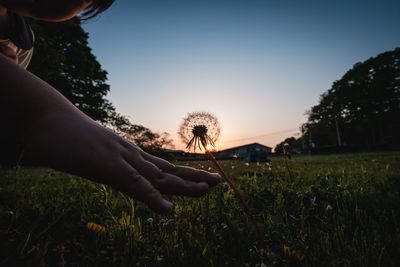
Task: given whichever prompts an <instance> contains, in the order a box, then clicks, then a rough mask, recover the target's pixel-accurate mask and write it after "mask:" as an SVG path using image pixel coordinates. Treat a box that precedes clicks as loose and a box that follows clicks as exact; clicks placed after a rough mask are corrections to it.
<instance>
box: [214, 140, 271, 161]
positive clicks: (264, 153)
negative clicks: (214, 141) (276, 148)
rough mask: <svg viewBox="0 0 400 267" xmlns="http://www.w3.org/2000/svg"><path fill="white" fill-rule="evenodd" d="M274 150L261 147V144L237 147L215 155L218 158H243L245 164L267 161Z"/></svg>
mask: <svg viewBox="0 0 400 267" xmlns="http://www.w3.org/2000/svg"><path fill="white" fill-rule="evenodd" d="M271 151H272V148H270V147H268V146H264V145H261V144H259V143H252V144H247V145H242V146H237V147H232V148H228V149H225V150H221V151H218V152H216V153H215V156H216V157H217V158H243V159H244V161H245V162H248V163H250V162H262V161H267V159H268V154H270V153H271Z"/></svg>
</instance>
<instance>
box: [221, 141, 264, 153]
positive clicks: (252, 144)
mask: <svg viewBox="0 0 400 267" xmlns="http://www.w3.org/2000/svg"><path fill="white" fill-rule="evenodd" d="M255 145H257V146H262V147H265V148H268V149H272V148H271V147H269V146H264V145H262V144H260V143H251V144H246V145H241V146H235V147H231V148H227V149H224V150H219V151H218V152H226V151H230V150H235V149H239V148H243V147H249V146H255ZM218 152H217V153H218Z"/></svg>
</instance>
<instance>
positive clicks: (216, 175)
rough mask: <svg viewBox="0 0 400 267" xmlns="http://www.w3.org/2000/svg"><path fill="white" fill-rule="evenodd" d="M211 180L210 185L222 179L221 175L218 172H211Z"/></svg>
mask: <svg viewBox="0 0 400 267" xmlns="http://www.w3.org/2000/svg"><path fill="white" fill-rule="evenodd" d="M211 177H212V180H211V181H210V182H211V183H210V186H215V185H217V184H219V183H220V182H221V180H222V177H221V175H220V174H219V173H212V174H211Z"/></svg>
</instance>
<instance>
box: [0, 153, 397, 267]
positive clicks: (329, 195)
mask: <svg viewBox="0 0 400 267" xmlns="http://www.w3.org/2000/svg"><path fill="white" fill-rule="evenodd" d="M183 164H190V165H192V166H195V167H199V168H204V169H206V170H208V169H210V166H211V164H210V163H209V162H190V163H183ZM221 164H222V165H223V168H224V169H225V170H226V172H227V173H228V174H229V175H230V177H232V178H233V179H234V180H235V181H236V182H237V183H238V185H239V188H240V190H241V191H242V193H243V195H244V196H245V197H246V199H247V200H248V202H249V204H250V206H251V207H252V210H253V213H254V214H255V216H256V219H257V221H258V223H259V224H260V226H261V231H262V234H263V239H264V242H265V244H266V245H265V247H266V249H267V251H263V249H262V247H260V245H259V242H258V237H257V235H256V232H255V230H254V227H253V225H252V224H251V223H250V222H249V219H248V217H247V216H246V214H245V213H244V212H243V211H242V209H241V206H240V204H239V203H238V201H237V200H236V199H235V197H234V195H233V192H232V191H231V189H230V188H228V186H226V185H225V184H221V185H219V186H218V187H217V188H215V189H213V190H212V192H211V193H210V194H209V195H208V196H207V197H203V198H201V199H190V198H184V197H170V198H171V199H172V200H173V201H174V202H175V203H176V205H175V208H174V212H173V214H171V215H169V216H158V215H156V214H154V213H152V212H151V211H150V210H149V209H148V208H147V207H145V206H144V205H143V204H141V203H138V202H136V201H132V200H131V199H130V198H128V197H126V196H124V195H123V194H120V193H118V192H115V191H113V190H111V189H110V188H108V187H104V186H102V185H98V184H94V183H91V182H89V181H87V180H83V179H80V178H76V177H72V176H70V175H67V174H63V173H58V172H54V171H52V170H46V169H20V170H18V171H17V170H15V169H0V266H20V265H29V266H261V264H262V263H264V264H266V265H267V266H400V224H399V222H400V196H399V193H400V153H372V154H352V155H350V154H349V155H329V156H298V157H294V158H293V159H292V160H291V161H290V162H289V166H290V169H291V171H292V173H293V178H294V181H293V182H290V181H289V177H288V176H289V175H288V171H287V169H286V167H285V164H284V160H283V158H271V162H270V163H260V164H256V163H254V164H249V165H246V164H244V163H242V162H241V161H221ZM91 222H93V223H95V224H97V226H96V225H93V224H91V225H89V226H90V227H89V229H88V225H87V224H88V223H91Z"/></svg>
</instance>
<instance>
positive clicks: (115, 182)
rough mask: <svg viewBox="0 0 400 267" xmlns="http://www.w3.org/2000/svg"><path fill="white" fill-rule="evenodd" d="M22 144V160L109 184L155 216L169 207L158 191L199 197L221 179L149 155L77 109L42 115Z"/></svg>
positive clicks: (216, 175) (168, 209)
mask: <svg viewBox="0 0 400 267" xmlns="http://www.w3.org/2000/svg"><path fill="white" fill-rule="evenodd" d="M23 140H24V145H25V151H24V152H25V156H24V157H26V159H28V160H35V162H36V163H37V164H41V165H46V166H49V167H52V168H55V169H57V170H61V171H65V172H68V173H72V174H76V175H79V176H82V177H86V178H89V179H91V180H93V181H96V182H99V183H104V184H108V185H111V186H112V187H114V188H116V189H117V190H120V191H122V192H125V193H127V194H128V195H130V196H132V197H133V198H135V199H138V200H140V201H143V202H144V203H146V204H147V205H148V206H149V207H150V208H151V209H153V210H154V211H156V212H159V213H166V212H169V211H170V210H171V208H172V203H170V202H169V201H167V200H165V199H164V198H163V196H162V195H161V194H162V193H165V194H175V195H187V196H201V195H204V194H206V193H207V191H208V189H209V187H212V186H215V185H217V184H218V183H219V181H220V176H219V175H218V174H211V173H208V172H205V171H201V170H196V169H193V168H189V167H180V166H174V165H172V164H171V163H169V162H167V161H165V160H163V159H160V158H157V157H154V156H152V155H150V154H148V153H146V152H144V151H142V150H141V149H140V148H139V147H137V146H136V145H134V144H132V143H130V142H128V141H126V140H124V139H122V138H121V137H119V136H118V135H116V134H115V133H113V132H112V131H110V130H108V129H106V128H104V127H103V126H101V125H99V124H98V123H96V122H94V121H93V120H91V119H90V118H88V117H87V116H86V115H84V114H82V113H80V112H77V111H72V112H71V110H67V111H65V112H57V113H55V114H51V115H47V116H46V117H44V118H42V119H40V120H39V121H37V122H35V123H34V124H33V125H32V126H31V129H30V130H29V131H28V132H27V134H26V135H25V137H24V138H23Z"/></svg>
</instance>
